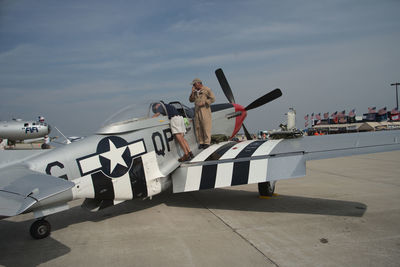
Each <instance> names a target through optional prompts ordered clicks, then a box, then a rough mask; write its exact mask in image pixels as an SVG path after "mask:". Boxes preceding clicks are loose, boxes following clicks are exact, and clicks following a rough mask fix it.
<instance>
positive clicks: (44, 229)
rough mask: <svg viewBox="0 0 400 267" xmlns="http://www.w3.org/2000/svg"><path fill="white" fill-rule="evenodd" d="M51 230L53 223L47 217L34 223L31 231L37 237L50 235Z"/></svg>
mask: <svg viewBox="0 0 400 267" xmlns="http://www.w3.org/2000/svg"><path fill="white" fill-rule="evenodd" d="M50 232H51V225H50V223H49V222H48V221H46V220H45V219H40V220H37V221H35V222H34V223H32V225H31V229H30V233H31V236H32V237H33V238H35V239H42V238H45V237H48V236H49V235H50Z"/></svg>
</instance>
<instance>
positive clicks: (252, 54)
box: [0, 0, 400, 135]
mask: <svg viewBox="0 0 400 267" xmlns="http://www.w3.org/2000/svg"><path fill="white" fill-rule="evenodd" d="M399 10H400V1H396V0H394V1H390V0H381V1H375V0H374V1H370V0H359V1H357V0H346V1H324V0H322V1H308V0H300V1H268V0H265V1H261V0H249V1H190V0H189V1H187V0H185V1H180V0H176V1H174V0H173V1H156V0H154V1H153V0H147V1H54V0H53V1H40V0H38V1H23V0H21V1H18V0H16V1H4V0H3V1H1V0H0V95H1V102H2V103H1V106H0V120H9V119H11V118H13V117H17V118H24V119H33V118H36V117H37V116H38V115H43V116H45V117H46V119H47V121H48V122H50V123H51V124H52V125H56V126H57V127H58V128H59V129H61V130H63V131H64V132H65V133H66V134H68V135H88V134H90V133H93V132H95V131H96V130H97V129H98V128H99V127H100V126H101V124H102V123H103V122H104V121H105V120H106V119H107V118H109V117H110V116H111V115H112V114H114V113H116V112H117V111H119V110H121V109H122V108H124V107H126V106H128V105H131V106H132V107H133V109H134V111H135V112H136V114H132V116H135V115H136V116H141V115H144V114H145V112H146V111H145V109H146V108H147V105H148V104H149V103H150V102H151V101H154V100H160V99H163V100H165V101H173V100H179V101H182V102H184V103H185V104H187V105H190V103H189V102H188V96H189V93H190V89H191V86H190V85H189V83H190V81H191V80H192V79H193V78H195V77H199V78H201V79H202V80H203V81H204V84H205V85H207V86H208V87H210V88H212V89H213V91H214V92H215V94H216V96H217V101H216V102H217V103H223V102H226V99H225V97H224V95H223V94H222V92H221V89H220V87H219V85H218V81H217V79H216V77H215V74H214V71H215V69H217V68H219V67H221V68H223V70H224V72H225V75H226V76H227V78H228V81H229V83H230V85H231V87H232V89H233V91H234V95H235V99H236V101H237V102H238V103H240V104H242V105H244V106H246V105H247V104H249V103H250V102H252V101H253V100H255V99H256V98H257V97H259V96H261V95H263V94H265V93H267V92H268V91H270V90H272V89H275V88H281V89H282V91H283V96H282V97H281V98H280V99H278V100H276V101H274V102H272V103H270V104H267V105H265V106H263V107H261V108H259V109H256V110H252V111H250V112H249V114H248V117H247V119H246V126H247V128H248V129H249V130H250V131H251V132H253V131H256V130H259V129H272V128H277V127H278V125H279V124H280V123H281V122H284V121H285V115H284V114H285V112H287V110H288V108H289V107H294V108H295V109H296V111H297V114H298V116H297V126H298V127H299V128H302V127H303V126H304V119H303V117H304V115H305V114H307V113H310V114H311V113H312V112H315V113H319V112H321V113H322V112H328V111H329V112H330V113H332V112H335V111H337V110H339V111H341V110H343V109H345V110H346V111H347V112H348V111H350V110H351V109H353V108H355V109H356V113H357V114H358V115H360V114H361V113H363V112H366V111H367V110H368V107H370V106H376V107H377V108H378V109H379V108H381V107H384V106H387V108H388V109H389V110H390V109H392V108H393V107H394V106H395V103H396V101H395V89H394V87H391V86H390V83H392V82H400V71H399V69H400V68H399V66H400V53H399V47H400V46H399V41H400V18H399V15H398V13H399V12H398V11H399Z"/></svg>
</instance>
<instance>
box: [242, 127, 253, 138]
mask: <svg viewBox="0 0 400 267" xmlns="http://www.w3.org/2000/svg"><path fill="white" fill-rule="evenodd" d="M242 127H243V131H244V135H245V136H246V139H247V140H251V139H253V138H252V137H251V135H250V133H249V131H247V129H246V127H245V126H244V124H242Z"/></svg>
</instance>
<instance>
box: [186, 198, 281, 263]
mask: <svg viewBox="0 0 400 267" xmlns="http://www.w3.org/2000/svg"><path fill="white" fill-rule="evenodd" d="M191 196H192V197H193V198H194V199H195V200H196V201H197V202H198V203H199V204H200V205H201V206H203V207H204V208H205V209H207V210H208V211H209V212H210V213H211V214H212V215H214V216H215V217H216V218H217V219H218V220H220V221H221V222H222V223H223V224H224V225H226V226H227V227H228V228H229V229H231V230H232V232H233V233H235V234H236V235H237V236H239V237H240V238H241V239H242V240H244V241H245V242H246V243H247V244H249V245H250V246H252V247H253V248H254V249H255V250H257V251H258V252H259V253H260V254H261V255H263V257H264V258H265V259H266V260H267V261H269V262H270V263H271V264H273V265H274V266H276V267H279V265H278V264H277V263H276V262H275V261H273V260H272V259H271V258H269V257H268V256H267V255H266V254H265V253H264V252H262V251H261V250H260V249H259V248H258V247H257V246H256V245H255V244H253V243H252V242H251V241H250V240H248V239H247V238H246V237H244V236H243V235H242V234H240V233H239V232H238V231H237V229H235V228H233V227H232V226H230V225H229V224H228V223H227V222H225V221H224V219H222V218H221V217H220V216H218V214H216V213H215V212H214V211H212V210H211V209H209V208H208V207H207V206H206V205H204V203H203V202H201V201H200V199H198V198H197V197H196V196H195V195H194V194H191Z"/></svg>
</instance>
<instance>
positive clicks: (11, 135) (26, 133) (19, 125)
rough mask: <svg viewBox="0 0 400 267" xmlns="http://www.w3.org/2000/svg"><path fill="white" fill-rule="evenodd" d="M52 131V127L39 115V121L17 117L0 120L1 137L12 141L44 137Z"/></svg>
mask: <svg viewBox="0 0 400 267" xmlns="http://www.w3.org/2000/svg"><path fill="white" fill-rule="evenodd" d="M50 131H51V127H50V125H49V124H47V123H46V122H45V121H44V118H43V117H41V116H39V118H38V120H37V121H24V120H21V119H15V120H12V121H2V122H0V138H2V139H8V140H9V141H11V142H14V143H15V141H24V140H29V139H38V138H43V137H44V136H45V135H48V134H49V133H50Z"/></svg>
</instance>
